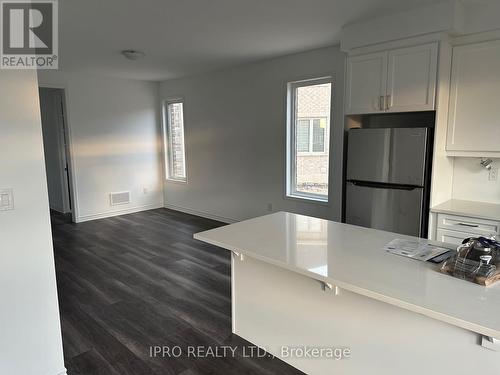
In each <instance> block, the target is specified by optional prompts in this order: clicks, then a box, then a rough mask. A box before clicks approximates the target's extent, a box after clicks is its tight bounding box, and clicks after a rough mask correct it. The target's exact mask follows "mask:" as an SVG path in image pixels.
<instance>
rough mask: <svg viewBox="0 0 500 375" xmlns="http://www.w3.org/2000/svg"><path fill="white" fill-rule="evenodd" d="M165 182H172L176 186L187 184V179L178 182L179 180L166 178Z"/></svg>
mask: <svg viewBox="0 0 500 375" xmlns="http://www.w3.org/2000/svg"><path fill="white" fill-rule="evenodd" d="M165 181H167V182H174V183H176V184H187V179H185V180H179V179H176V178H166V179H165Z"/></svg>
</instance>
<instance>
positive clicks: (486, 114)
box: [446, 41, 500, 156]
mask: <svg viewBox="0 0 500 375" xmlns="http://www.w3.org/2000/svg"><path fill="white" fill-rule="evenodd" d="M452 61H453V62H452V75H451V90H450V106H449V112H448V133H447V145H446V150H447V151H451V152H454V154H456V155H460V154H464V156H467V153H469V152H477V153H487V152H493V153H494V152H500V41H492V42H485V43H478V44H469V45H464V46H457V47H454V48H453V60H452ZM484 156H487V155H486V154H485V155H484Z"/></svg>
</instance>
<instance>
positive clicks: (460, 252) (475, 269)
mask: <svg viewBox="0 0 500 375" xmlns="http://www.w3.org/2000/svg"><path fill="white" fill-rule="evenodd" d="M441 272H444V273H446V274H448V275H451V276H454V277H457V278H459V279H463V280H468V281H471V282H474V283H476V284H480V285H485V286H488V285H491V284H493V283H494V282H495V281H498V280H500V242H498V241H496V240H494V239H489V238H485V237H477V238H467V239H465V240H464V241H463V243H462V245H460V246H459V247H458V249H457V253H456V254H454V255H453V256H452V257H451V258H450V259H448V260H447V261H445V262H444V263H443V264H442V265H441Z"/></svg>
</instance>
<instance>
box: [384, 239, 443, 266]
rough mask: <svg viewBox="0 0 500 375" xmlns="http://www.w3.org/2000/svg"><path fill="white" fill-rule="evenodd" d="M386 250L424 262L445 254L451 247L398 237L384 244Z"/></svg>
mask: <svg viewBox="0 0 500 375" xmlns="http://www.w3.org/2000/svg"><path fill="white" fill-rule="evenodd" d="M384 250H385V251H387V252H389V253H391V254H395V255H401V256H405V257H408V258H412V259H416V260H421V261H423V262H425V261H427V260H429V259H432V258H434V257H437V256H438V255H441V254H444V253H446V252H447V251H450V249H447V248H444V247H439V246H435V245H431V244H429V243H428V242H427V241H425V240H421V241H413V240H403V239H400V238H396V239H394V240H392V241H391V242H389V243H388V244H387V245H385V246H384Z"/></svg>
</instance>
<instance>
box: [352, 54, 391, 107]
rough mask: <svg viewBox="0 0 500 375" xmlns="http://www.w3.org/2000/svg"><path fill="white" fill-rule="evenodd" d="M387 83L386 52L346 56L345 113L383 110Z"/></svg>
mask: <svg viewBox="0 0 500 375" xmlns="http://www.w3.org/2000/svg"><path fill="white" fill-rule="evenodd" d="M386 85H387V52H381V53H372V54H367V55H361V56H350V57H348V58H347V82H346V113H347V114H362V113H377V112H383V111H384V108H383V103H382V102H383V100H381V99H382V98H383V96H384V95H385V93H386V87H387V86H386Z"/></svg>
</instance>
